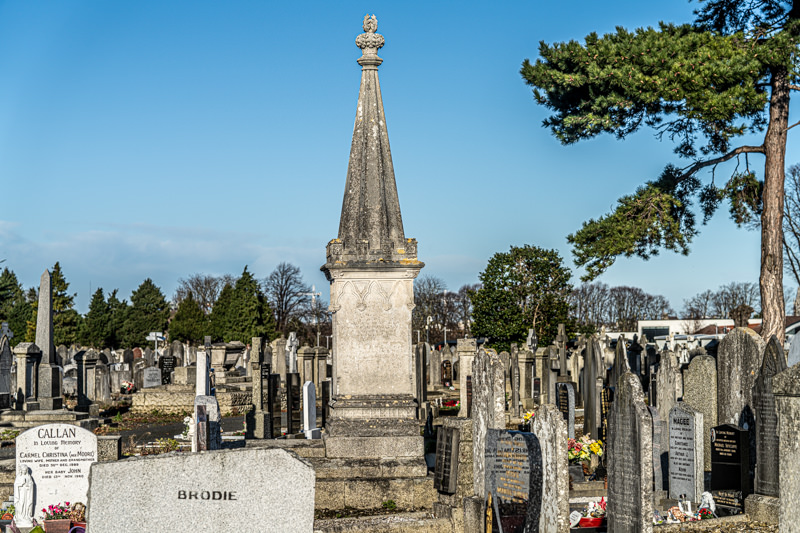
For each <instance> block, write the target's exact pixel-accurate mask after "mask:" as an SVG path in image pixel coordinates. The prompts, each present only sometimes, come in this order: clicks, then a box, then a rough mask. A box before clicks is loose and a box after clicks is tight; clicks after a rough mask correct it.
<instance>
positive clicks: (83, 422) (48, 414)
mask: <svg viewBox="0 0 800 533" xmlns="http://www.w3.org/2000/svg"><path fill="white" fill-rule="evenodd" d="M0 424H2V425H11V426H12V427H15V428H32V427H35V426H41V425H42V424H72V425H73V426H79V427H82V428H84V429H88V430H93V429H94V428H96V427H97V426H98V425H99V424H100V421H99V420H98V419H97V418H93V417H91V416H90V415H89V413H81V412H78V411H67V410H66V409H57V410H38V411H19V410H13V411H2V412H0Z"/></svg>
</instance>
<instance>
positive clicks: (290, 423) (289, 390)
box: [286, 372, 303, 435]
mask: <svg viewBox="0 0 800 533" xmlns="http://www.w3.org/2000/svg"><path fill="white" fill-rule="evenodd" d="M302 416H303V413H302V411H301V409H300V374H298V373H297V372H287V373H286V434H287V435H294V434H295V433H299V432H300V422H301V418H302Z"/></svg>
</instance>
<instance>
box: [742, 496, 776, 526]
mask: <svg viewBox="0 0 800 533" xmlns="http://www.w3.org/2000/svg"><path fill="white" fill-rule="evenodd" d="M780 510H781V500H780V499H779V498H774V497H772V496H764V495H762V494H751V495H750V496H748V497H747V498H746V499H745V500H744V513H745V514H746V515H747V517H748V518H749V519H750V520H752V521H754V522H764V523H766V524H777V523H778V517H779V516H780Z"/></svg>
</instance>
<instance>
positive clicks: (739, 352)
mask: <svg viewBox="0 0 800 533" xmlns="http://www.w3.org/2000/svg"><path fill="white" fill-rule="evenodd" d="M766 346H767V345H766V343H765V342H764V341H763V339H761V337H759V336H758V334H757V333H756V332H754V331H753V330H752V329H750V328H735V329H734V330H733V331H731V332H730V333H728V334H727V335H725V338H723V339H722V341H720V343H719V348H718V349H717V391H718V394H717V420H718V421H719V423H720V424H734V425H738V426H741V425H742V422H743V420H742V414H743V412H744V411H745V408H748V409H749V410H750V411H751V412H752V406H753V386H754V385H755V380H756V376H758V373H759V370H760V369H761V360H762V359H763V356H764V349H765V348H766Z"/></svg>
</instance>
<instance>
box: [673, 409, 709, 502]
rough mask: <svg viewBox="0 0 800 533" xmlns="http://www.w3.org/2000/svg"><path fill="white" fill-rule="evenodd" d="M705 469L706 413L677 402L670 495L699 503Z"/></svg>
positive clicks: (674, 416) (674, 410)
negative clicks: (704, 422) (704, 439)
mask: <svg viewBox="0 0 800 533" xmlns="http://www.w3.org/2000/svg"><path fill="white" fill-rule="evenodd" d="M703 472H704V470H703V413H701V412H700V411H696V410H694V409H692V408H691V407H690V406H688V405H686V404H685V403H683V402H678V403H677V405H675V407H673V408H672V409H671V410H670V412H669V497H670V498H672V499H675V500H689V501H692V502H698V503H699V502H700V496H701V495H702V494H703V481H704V479H705V476H704V475H703Z"/></svg>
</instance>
